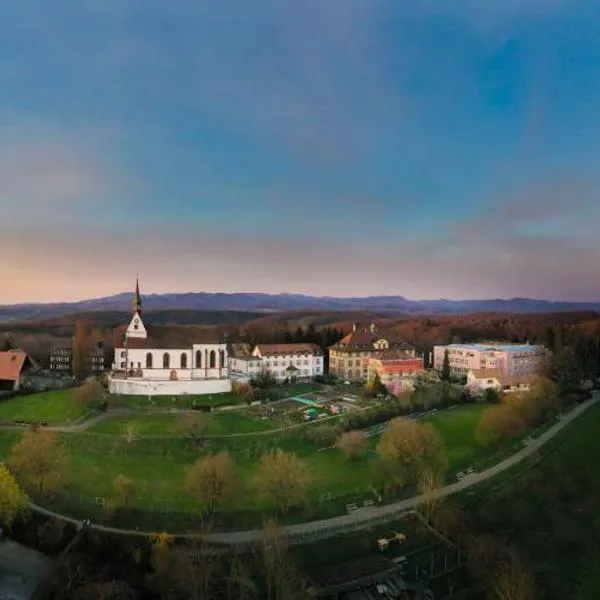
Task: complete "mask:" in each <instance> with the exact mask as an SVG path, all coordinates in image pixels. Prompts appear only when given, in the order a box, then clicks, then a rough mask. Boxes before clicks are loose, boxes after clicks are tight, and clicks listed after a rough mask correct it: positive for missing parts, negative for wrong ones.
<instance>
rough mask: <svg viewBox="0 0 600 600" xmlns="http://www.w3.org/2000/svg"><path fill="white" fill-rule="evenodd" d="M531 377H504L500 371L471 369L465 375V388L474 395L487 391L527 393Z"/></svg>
mask: <svg viewBox="0 0 600 600" xmlns="http://www.w3.org/2000/svg"><path fill="white" fill-rule="evenodd" d="M532 380H533V376H532V375H505V374H504V373H503V372H502V371H501V370H500V369H472V370H471V371H469V372H468V373H467V387H468V388H469V390H470V391H471V392H473V393H474V394H481V393H483V392H484V391H485V390H487V389H494V390H496V391H497V392H507V393H508V392H517V393H518V392H528V391H529V390H530V389H531V382H532Z"/></svg>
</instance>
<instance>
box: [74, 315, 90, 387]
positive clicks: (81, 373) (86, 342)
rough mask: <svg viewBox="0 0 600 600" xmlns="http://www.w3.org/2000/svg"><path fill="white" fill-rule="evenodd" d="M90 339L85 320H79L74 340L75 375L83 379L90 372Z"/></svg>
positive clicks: (78, 378)
mask: <svg viewBox="0 0 600 600" xmlns="http://www.w3.org/2000/svg"><path fill="white" fill-rule="evenodd" d="M90 370H91V369H90V339H89V336H88V330H87V325H86V323H85V321H77V323H76V325H75V339H74V341H73V376H74V377H75V379H76V380H77V381H83V380H84V379H85V378H86V377H87V376H88V375H89V374H90Z"/></svg>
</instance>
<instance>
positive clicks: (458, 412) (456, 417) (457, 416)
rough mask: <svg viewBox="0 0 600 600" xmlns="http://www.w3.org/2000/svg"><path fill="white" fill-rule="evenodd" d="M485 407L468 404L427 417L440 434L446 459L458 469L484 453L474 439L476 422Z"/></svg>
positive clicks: (483, 405)
mask: <svg viewBox="0 0 600 600" xmlns="http://www.w3.org/2000/svg"><path fill="white" fill-rule="evenodd" d="M486 408H489V406H487V405H485V404H468V405H465V406H458V407H456V408H451V409H448V410H444V411H442V412H440V413H439V414H437V415H435V416H433V417H431V418H429V419H427V422H429V423H431V424H432V425H433V426H434V427H435V428H436V429H437V430H438V431H439V432H440V433H441V434H442V436H443V438H444V442H445V444H446V454H447V456H448V460H449V461H450V463H451V464H452V466H453V467H454V468H456V469H458V470H460V469H462V468H464V467H467V466H469V465H470V464H472V463H473V462H475V461H477V460H478V459H479V458H481V457H482V456H484V455H485V454H486V449H485V448H483V447H482V446H481V445H480V444H479V442H477V440H476V439H475V430H476V429H477V423H478V422H479V419H480V418H481V414H482V413H483V411H484V410H486ZM488 453H489V452H488Z"/></svg>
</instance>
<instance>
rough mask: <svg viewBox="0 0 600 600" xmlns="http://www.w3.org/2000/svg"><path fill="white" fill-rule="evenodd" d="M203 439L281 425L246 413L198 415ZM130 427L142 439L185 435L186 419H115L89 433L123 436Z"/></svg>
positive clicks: (160, 416) (174, 416)
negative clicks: (209, 436) (154, 436)
mask: <svg viewBox="0 0 600 600" xmlns="http://www.w3.org/2000/svg"><path fill="white" fill-rule="evenodd" d="M198 417H199V419H200V423H201V426H200V428H201V431H202V434H203V435H228V434H246V433H253V432H256V431H269V430H271V429H274V428H275V427H276V426H277V425H276V424H274V423H272V422H270V421H267V420H262V419H257V418H252V417H249V416H247V415H246V414H245V413H244V412H237V411H236V412H217V413H212V414H201V415H198ZM127 427H134V428H135V430H136V431H137V433H138V435H142V436H144V435H167V436H182V435H185V425H184V417H183V416H182V415H180V414H168V413H167V414H149V415H136V416H131V417H113V418H111V419H108V420H106V421H103V422H101V423H98V424H97V425H94V426H93V427H90V428H89V429H88V430H87V432H88V433H104V434H113V435H114V434H120V433H122V432H123V431H125V430H126V428H127Z"/></svg>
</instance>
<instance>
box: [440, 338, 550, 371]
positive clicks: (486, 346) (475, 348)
mask: <svg viewBox="0 0 600 600" xmlns="http://www.w3.org/2000/svg"><path fill="white" fill-rule="evenodd" d="M446 351H447V352H448V359H449V362H450V373H451V374H452V375H458V376H460V375H467V373H468V372H469V371H471V370H473V369H498V370H499V371H500V372H501V373H502V374H504V375H505V376H513V375H514V376H528V375H536V374H538V373H539V372H540V371H541V369H542V367H543V361H544V356H545V349H544V348H543V346H534V345H532V344H497V343H477V344H449V345H447V346H434V347H433V366H434V368H435V369H436V370H438V371H441V370H442V369H443V367H444V357H445V354H446Z"/></svg>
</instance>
